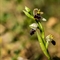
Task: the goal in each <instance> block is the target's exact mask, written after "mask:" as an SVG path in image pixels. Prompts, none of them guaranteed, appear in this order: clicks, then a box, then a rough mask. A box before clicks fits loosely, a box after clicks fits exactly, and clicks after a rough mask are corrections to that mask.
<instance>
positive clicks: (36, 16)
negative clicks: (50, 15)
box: [23, 7, 56, 60]
mask: <svg viewBox="0 0 60 60" xmlns="http://www.w3.org/2000/svg"><path fill="white" fill-rule="evenodd" d="M23 12H24V13H25V15H26V16H27V17H29V18H30V19H32V20H34V21H35V22H34V23H32V24H31V25H29V27H30V28H31V31H30V35H33V34H34V33H35V32H36V34H37V38H38V41H39V44H40V47H41V49H42V51H43V53H44V54H45V55H46V57H47V58H48V60H51V56H50V54H49V51H48V46H49V43H50V42H51V43H52V44H53V45H55V44H56V42H55V41H54V40H53V36H52V35H51V34H50V35H48V36H47V37H46V38H45V34H44V29H43V26H42V24H41V20H42V21H46V19H45V18H43V17H42V14H43V12H41V11H40V9H37V8H35V9H34V10H33V12H32V13H33V15H32V13H31V10H30V9H29V8H28V7H25V10H23ZM38 30H39V31H40V33H39V31H38Z"/></svg>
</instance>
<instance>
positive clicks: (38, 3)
mask: <svg viewBox="0 0 60 60" xmlns="http://www.w3.org/2000/svg"><path fill="white" fill-rule="evenodd" d="M25 6H27V7H29V8H30V9H31V10H32V11H33V9H34V8H39V9H41V11H43V12H44V14H43V15H42V16H43V17H44V18H46V19H47V21H46V22H42V21H41V23H42V25H43V27H44V30H45V36H47V35H48V34H52V35H53V36H54V40H55V41H56V45H55V46H54V45H52V44H50V45H49V48H48V50H49V53H50V55H51V57H52V58H53V59H54V60H60V0H0V37H2V42H1V43H0V60H48V59H47V58H46V56H45V55H44V53H43V52H42V50H41V48H40V46H39V42H38V39H37V36H36V34H34V35H33V36H31V35H30V28H29V25H30V24H31V23H33V22H34V21H33V20H31V19H29V18H28V17H26V16H25V14H24V13H23V12H22V11H23V10H24V8H25Z"/></svg>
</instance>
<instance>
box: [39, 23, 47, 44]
mask: <svg viewBox="0 0 60 60" xmlns="http://www.w3.org/2000/svg"><path fill="white" fill-rule="evenodd" d="M38 26H39V30H40V32H41V38H42V39H43V42H44V44H45V45H46V41H45V39H44V38H45V37H44V35H45V34H44V29H43V26H42V24H41V23H40V22H38Z"/></svg>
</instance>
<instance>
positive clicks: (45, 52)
mask: <svg viewBox="0 0 60 60" xmlns="http://www.w3.org/2000/svg"><path fill="white" fill-rule="evenodd" d="M36 33H37V37H38V40H39V43H40V46H41V49H42V51H43V52H44V54H45V55H46V56H47V58H48V59H50V55H49V52H48V51H47V49H46V47H45V45H44V42H43V40H42V38H41V37H40V34H39V32H38V31H36Z"/></svg>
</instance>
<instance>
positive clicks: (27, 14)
mask: <svg viewBox="0 0 60 60" xmlns="http://www.w3.org/2000/svg"><path fill="white" fill-rule="evenodd" d="M23 12H24V13H25V15H26V16H27V17H29V18H31V19H33V20H34V17H33V16H32V15H30V14H29V13H28V12H26V11H25V10H23Z"/></svg>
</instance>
